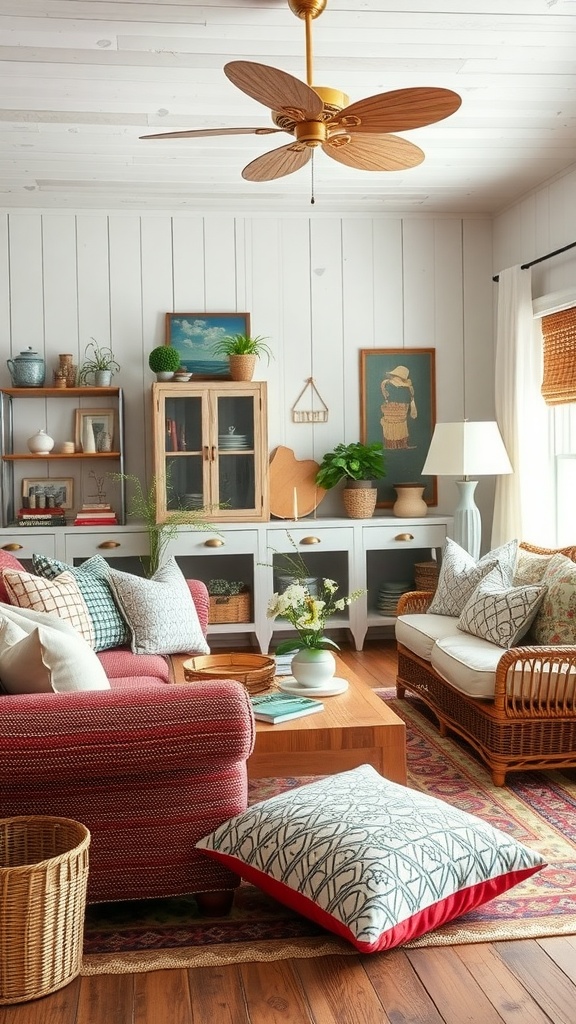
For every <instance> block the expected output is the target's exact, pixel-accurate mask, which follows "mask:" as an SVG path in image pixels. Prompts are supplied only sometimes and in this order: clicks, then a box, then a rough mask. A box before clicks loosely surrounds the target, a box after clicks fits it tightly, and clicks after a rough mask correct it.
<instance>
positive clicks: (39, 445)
mask: <svg viewBox="0 0 576 1024" xmlns="http://www.w3.org/2000/svg"><path fill="white" fill-rule="evenodd" d="M26 443H27V445H28V448H29V450H30V451H31V452H32V453H33V454H34V455H43V454H44V455H46V454H47V453H48V452H51V451H52V449H53V447H54V438H53V437H50V435H49V434H47V433H46V431H45V430H39V431H38V433H37V434H34V436H33V437H29V438H28V441H27V442H26Z"/></svg>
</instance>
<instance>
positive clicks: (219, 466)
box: [152, 381, 270, 522]
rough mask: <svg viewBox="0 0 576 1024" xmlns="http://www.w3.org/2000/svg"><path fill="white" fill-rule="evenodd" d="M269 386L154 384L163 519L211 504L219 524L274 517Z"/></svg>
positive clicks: (156, 460)
mask: <svg viewBox="0 0 576 1024" xmlns="http://www.w3.org/2000/svg"><path fill="white" fill-rule="evenodd" d="M266 398H267V396H266V383H265V381H255V382H250V383H247V384H242V383H237V382H236V381H199V382H198V383H196V384H195V383H194V382H190V383H188V384H179V383H174V384H173V383H170V382H169V383H159V384H153V385H152V409H153V432H154V472H155V475H156V484H157V519H158V522H164V521H165V520H166V519H167V518H168V517H169V515H170V512H171V511H174V510H175V509H181V508H190V509H204V510H205V516H206V518H207V519H210V520H213V521H214V522H225V521H226V520H233V521H234V522H242V521H245V522H265V521H267V520H268V519H269V518H270V516H269V498H268V430H267V407H266Z"/></svg>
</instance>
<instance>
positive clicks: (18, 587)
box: [2, 569, 94, 647]
mask: <svg viewBox="0 0 576 1024" xmlns="http://www.w3.org/2000/svg"><path fill="white" fill-rule="evenodd" d="M2 575H3V578H4V583H5V585H6V590H7V591H8V595H9V597H10V604H15V605H18V607H19V608H33V609H34V610H35V611H38V612H47V613H48V615H58V616H59V618H61V619H66V621H68V622H69V623H70V625H71V626H74V629H76V630H78V632H79V633H80V636H82V637H84V640H86V641H87V642H88V643H89V644H90V646H91V647H93V646H94V629H93V628H92V620H91V619H90V615H89V614H88V609H87V607H86V602H85V600H84V598H83V597H82V594H81V593H80V589H79V587H78V584H77V583H76V580H75V579H74V577H73V575H72V573H70V572H63V573H62V574H61V575H60V576H59V577H58V579H56V580H44V579H42V577H41V576H36V575H35V574H34V573H31V572H22V571H20V572H19V571H17V570H16V569H3V570H2Z"/></svg>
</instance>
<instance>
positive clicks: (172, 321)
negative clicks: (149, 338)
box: [165, 313, 250, 380]
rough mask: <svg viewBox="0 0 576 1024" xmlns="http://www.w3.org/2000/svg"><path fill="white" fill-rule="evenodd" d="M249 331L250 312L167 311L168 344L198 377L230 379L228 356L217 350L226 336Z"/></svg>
mask: <svg viewBox="0 0 576 1024" xmlns="http://www.w3.org/2000/svg"><path fill="white" fill-rule="evenodd" d="M234 334H246V335H249V334H250V314H249V313H166V338H165V344H166V345H172V346H173V347H174V348H175V349H177V350H178V352H179V354H180V364H181V366H185V367H186V370H187V371H188V373H192V374H193V375H194V379H195V380H230V370H229V366H228V356H226V355H221V354H219V353H215V352H214V346H215V345H216V343H217V342H218V341H220V340H221V339H222V338H224V337H226V336H227V335H234Z"/></svg>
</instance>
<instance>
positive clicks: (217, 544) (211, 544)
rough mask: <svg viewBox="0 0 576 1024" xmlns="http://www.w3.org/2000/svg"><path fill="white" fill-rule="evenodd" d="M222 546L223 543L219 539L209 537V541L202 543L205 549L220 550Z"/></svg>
mask: <svg viewBox="0 0 576 1024" xmlns="http://www.w3.org/2000/svg"><path fill="white" fill-rule="evenodd" d="M223 545H224V541H223V540H222V538H221V537H210V540H205V541H204V547H205V548H221V547H223Z"/></svg>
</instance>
